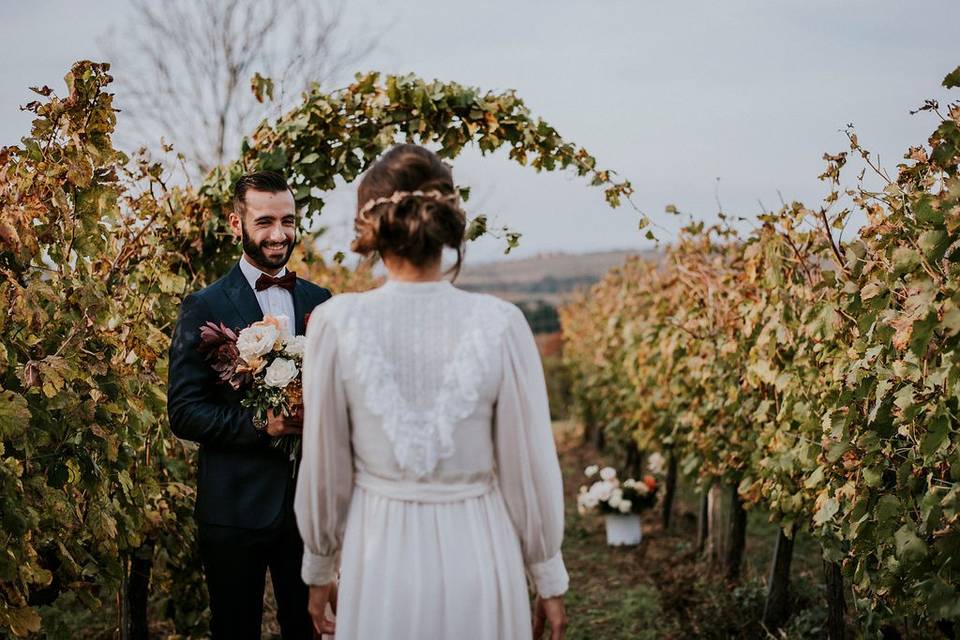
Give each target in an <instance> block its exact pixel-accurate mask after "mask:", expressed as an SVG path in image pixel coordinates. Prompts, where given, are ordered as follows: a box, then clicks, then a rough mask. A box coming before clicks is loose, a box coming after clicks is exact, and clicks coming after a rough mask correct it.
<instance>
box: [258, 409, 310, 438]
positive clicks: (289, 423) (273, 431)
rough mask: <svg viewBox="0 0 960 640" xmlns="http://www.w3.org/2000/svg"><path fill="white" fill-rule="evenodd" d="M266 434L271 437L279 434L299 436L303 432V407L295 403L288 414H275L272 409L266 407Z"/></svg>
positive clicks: (276, 436)
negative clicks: (292, 409)
mask: <svg viewBox="0 0 960 640" xmlns="http://www.w3.org/2000/svg"><path fill="white" fill-rule="evenodd" d="M266 432H267V435H268V436H270V437H271V438H279V437H280V436H299V435H300V434H302V433H303V407H302V406H301V405H297V406H296V408H295V409H294V411H293V413H291V414H290V415H289V416H285V415H283V414H280V415H277V414H275V413H274V412H273V409H267V428H266Z"/></svg>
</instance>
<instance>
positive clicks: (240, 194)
mask: <svg viewBox="0 0 960 640" xmlns="http://www.w3.org/2000/svg"><path fill="white" fill-rule="evenodd" d="M250 189H253V190H254V191H266V192H267V193H280V192H281V191H290V185H288V184H287V179H286V178H285V177H284V176H283V174H282V173H280V172H279V171H254V172H253V173H248V174H245V175H243V176H240V178H239V179H237V181H236V182H234V183H233V210H234V211H236V212H237V213H240V214H242V213H243V210H244V207H245V206H246V204H247V201H246V197H247V191H248V190H250ZM291 193H292V191H291Z"/></svg>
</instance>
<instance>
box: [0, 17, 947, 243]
mask: <svg viewBox="0 0 960 640" xmlns="http://www.w3.org/2000/svg"><path fill="white" fill-rule="evenodd" d="M349 6H350V12H351V13H350V18H351V24H352V25H356V26H354V27H352V28H354V29H358V30H359V29H361V28H365V29H366V30H367V31H368V32H369V30H371V29H372V30H373V31H374V32H375V33H380V32H381V31H382V36H381V37H379V39H378V48H377V50H376V51H375V52H374V53H373V54H372V55H371V56H370V57H369V58H368V59H367V60H366V61H365V62H364V63H363V64H362V65H360V67H361V69H358V70H368V69H376V70H383V71H386V72H414V73H417V74H419V75H421V76H424V77H425V78H427V79H432V78H438V79H442V80H455V81H458V82H460V83H464V84H471V85H477V86H480V87H482V88H484V89H492V90H503V89H508V88H512V89H516V90H517V92H518V94H519V95H520V96H521V97H522V98H523V99H524V100H525V101H526V103H527V105H528V106H529V107H530V108H531V110H532V111H533V112H534V113H535V114H536V115H539V116H541V117H543V118H544V119H545V120H547V121H548V122H550V123H551V124H552V125H554V126H555V127H556V128H557V129H558V130H559V132H560V133H561V135H563V136H565V137H566V138H567V139H568V140H572V141H574V142H576V143H578V144H581V145H583V146H585V147H586V148H587V149H588V150H590V151H591V152H592V153H593V154H594V155H595V156H596V157H597V158H598V160H599V162H600V164H601V166H604V167H608V168H612V169H615V170H616V171H618V172H620V173H621V174H622V175H623V176H625V177H627V178H629V179H630V180H631V181H632V182H633V184H634V185H635V187H636V190H637V193H636V196H635V198H634V200H635V202H636V204H637V205H638V206H639V207H640V208H641V209H642V210H644V211H646V212H648V213H649V214H650V215H651V217H652V218H654V219H656V220H659V221H661V222H663V223H664V224H666V225H667V226H668V227H669V228H675V226H676V222H675V221H674V220H673V219H668V216H666V215H665V214H664V213H663V210H664V207H665V206H666V205H667V204H676V205H677V206H678V207H679V208H680V209H681V210H682V211H685V212H689V213H691V214H693V215H694V216H696V217H698V218H706V219H709V218H711V217H712V216H713V215H714V214H715V212H716V210H717V204H716V199H717V196H718V195H719V199H720V201H721V202H722V205H723V208H724V210H726V211H728V212H730V213H733V214H739V215H749V216H752V215H754V214H756V213H757V212H759V210H760V204H759V202H762V203H763V204H764V205H765V206H766V207H767V208H774V207H775V206H776V205H778V203H779V199H780V197H779V195H778V192H779V193H780V194H782V195H783V197H784V198H785V199H786V200H788V201H789V200H803V201H806V202H808V203H811V204H815V203H817V202H818V201H819V199H820V198H821V197H822V195H823V193H824V188H823V186H822V185H821V183H819V182H818V181H817V179H816V176H817V175H818V174H819V173H820V172H821V170H822V166H823V162H822V160H821V156H822V154H823V152H824V151H831V152H832V151H837V150H840V149H842V148H843V146H844V141H845V139H844V137H843V136H842V134H841V133H840V132H839V131H840V130H841V129H842V128H843V127H844V126H845V125H846V124H847V123H853V124H855V125H856V127H857V130H858V133H859V136H860V140H861V142H863V143H865V144H866V146H868V147H869V148H870V149H872V150H874V151H877V152H879V153H880V157H881V162H882V163H883V164H884V165H886V166H888V167H893V166H894V165H895V164H896V162H897V161H899V159H900V157H901V156H902V153H903V151H904V150H905V149H906V148H907V147H908V146H910V145H911V144H918V143H920V142H922V141H924V140H925V139H926V137H927V135H928V134H929V133H930V131H931V130H932V129H933V127H934V123H933V121H932V120H931V119H930V118H929V117H927V116H924V115H917V116H911V115H909V113H908V112H909V110H910V109H912V108H915V107H917V106H919V105H920V104H921V103H922V101H923V99H925V98H939V99H940V100H941V101H946V98H947V95H948V94H947V93H946V91H945V90H943V88H942V87H941V86H940V82H941V80H942V79H943V76H944V75H946V74H947V73H948V72H949V71H951V70H952V69H954V68H955V67H957V65H960V37H958V34H957V25H958V24H960V2H957V1H956V0H927V1H925V2H922V3H914V2H903V1H902V0H843V1H840V0H832V1H827V0H802V1H800V0H797V1H792V2H788V1H785V0H779V1H776V2H771V1H761V0H756V1H752V2H748V1H745V0H743V1H741V0H725V1H724V2H716V1H715V0H699V1H696V2H692V1H691V2H670V3H667V2H651V1H647V2H644V1H643V0H596V1H594V2H585V1H583V0H580V1H576V2H575V1H569V0H552V1H551V2H545V1H543V2H541V1H527V2H518V1H517V0H512V1H507V0H487V1H485V2H482V3H478V2H464V1H461V0H444V1H440V0H408V1H407V2H404V3H402V4H401V3H397V2H386V1H384V0H350V5H349ZM125 11H126V4H125V3H124V2H122V1H121V0H100V1H97V2H92V1H91V2H80V1H66V0H2V2H0V53H2V55H3V65H2V67H0V69H2V71H0V74H2V75H0V110H2V114H3V115H2V117H0V144H15V143H16V142H17V141H18V140H19V138H20V136H21V135H23V134H24V133H26V131H27V129H28V127H29V118H28V117H26V114H23V113H20V112H19V111H18V106H19V105H21V104H24V103H26V102H28V101H29V100H30V99H31V94H30V93H29V92H28V90H27V87H28V86H29V85H41V84H49V85H50V86H51V87H54V88H56V89H58V90H61V91H62V87H63V83H62V77H63V75H64V73H65V72H66V70H67V69H68V68H69V66H70V64H71V62H72V61H74V60H76V59H80V58H93V59H99V58H102V56H103V48H102V46H101V45H99V44H98V38H99V37H100V36H102V34H104V32H105V31H106V30H107V29H108V28H109V27H110V26H119V25H122V24H123V22H124V18H125V13H124V12H125ZM956 97H957V95H956V93H955V94H954V98H956ZM121 106H122V105H121ZM454 172H455V177H456V178H457V181H458V183H460V184H463V185H468V186H471V187H472V188H473V190H474V193H475V194H477V199H478V202H476V203H472V204H473V205H474V207H479V206H480V205H482V210H483V212H484V213H488V214H490V215H492V216H495V217H496V218H497V219H498V220H499V221H501V222H502V223H504V224H509V225H510V226H512V227H514V228H516V229H517V230H519V231H521V232H522V233H523V234H524V236H523V240H522V244H521V248H520V250H519V251H518V252H515V253H516V254H517V255H531V254H535V253H538V252H544V251H592V250H599V249H612V248H639V247H645V246H648V245H649V243H648V242H647V241H645V240H643V238H642V234H641V233H640V232H638V231H637V230H636V221H637V216H636V213H635V212H633V211H631V210H630V209H629V208H621V209H618V210H615V211H614V210H610V209H608V208H607V207H606V206H605V204H604V202H603V198H602V194H601V193H600V192H599V191H597V190H595V189H591V188H589V187H588V186H586V185H585V184H584V183H583V182H582V181H580V180H578V179H577V178H576V177H575V176H570V175H537V174H535V173H534V172H533V171H532V170H530V169H528V168H522V167H515V166H513V165H512V164H510V163H509V162H508V161H506V160H505V159H503V158H500V157H493V158H483V159H481V158H480V157H479V154H476V153H470V154H466V155H464V156H463V157H462V158H461V159H458V160H457V161H456V162H455V164H454ZM718 178H719V181H718ZM341 191H342V192H341V193H338V194H336V195H334V196H333V197H332V198H331V200H330V207H329V212H328V213H329V216H330V220H331V221H336V220H345V219H346V218H348V217H349V216H350V213H351V211H350V209H351V206H352V204H353V203H352V194H353V192H352V190H351V189H349V188H347V189H344V190H341ZM660 235H661V237H663V238H664V239H669V234H668V233H663V232H661V233H660ZM345 241H346V237H345V236H344V237H337V236H336V235H335V236H333V238H332V239H331V242H332V243H334V244H342V243H344V242H345ZM334 248H343V247H334ZM500 253H502V243H499V242H497V241H485V242H482V243H477V244H476V245H474V246H471V247H470V248H469V250H468V256H469V258H470V259H472V260H488V259H493V258H496V257H497V256H498V255H499V254H500Z"/></svg>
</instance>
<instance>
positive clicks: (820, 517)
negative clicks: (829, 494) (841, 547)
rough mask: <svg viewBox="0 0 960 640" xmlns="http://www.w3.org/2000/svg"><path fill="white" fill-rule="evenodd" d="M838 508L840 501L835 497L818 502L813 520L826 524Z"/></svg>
mask: <svg viewBox="0 0 960 640" xmlns="http://www.w3.org/2000/svg"><path fill="white" fill-rule="evenodd" d="M839 510H840V503H839V502H837V499H836V498H827V499H826V500H824V501H823V502H821V503H820V508H819V509H817V512H816V513H815V514H814V515H813V521H814V522H815V523H817V524H826V523H827V522H829V521H830V520H832V519H833V516H835V515H836V514H837V511H839Z"/></svg>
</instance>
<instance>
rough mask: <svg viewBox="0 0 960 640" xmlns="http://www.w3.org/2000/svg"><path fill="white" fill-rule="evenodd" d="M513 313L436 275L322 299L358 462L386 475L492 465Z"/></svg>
mask: <svg viewBox="0 0 960 640" xmlns="http://www.w3.org/2000/svg"><path fill="white" fill-rule="evenodd" d="M518 314H520V312H519V310H518V309H517V308H516V307H515V306H513V305H511V304H509V303H507V302H504V301H502V300H499V299H497V298H494V297H492V296H488V295H484V294H476V293H469V292H466V291H462V290H460V289H457V288H455V287H454V286H452V285H451V284H450V283H449V282H447V281H444V280H441V281H434V282H398V281H388V282H387V283H386V284H385V285H384V286H382V287H380V288H379V289H375V290H373V291H369V292H366V293H360V294H346V295H341V296H337V297H336V298H335V299H333V300H331V301H330V302H329V303H327V304H326V305H325V308H324V315H325V316H326V318H327V322H329V323H331V324H332V326H333V328H334V329H335V331H336V334H337V343H338V360H339V366H340V367H341V371H342V375H343V378H344V380H345V381H346V385H345V388H346V393H347V400H348V404H349V407H350V415H351V423H352V427H353V438H352V440H353V446H354V450H355V454H356V455H357V458H358V463H359V465H361V466H363V467H364V468H365V469H364V470H365V471H368V472H371V473H374V474H376V475H379V476H384V477H391V478H396V477H405V478H417V479H427V478H428V477H431V476H433V477H434V479H438V480H454V481H460V480H463V479H464V474H466V475H468V476H473V475H475V474H477V473H484V472H490V471H491V467H492V459H493V452H492V436H491V420H492V409H493V405H494V403H495V402H496V394H497V387H498V385H499V383H500V379H501V376H502V356H501V346H500V345H501V342H502V338H503V334H504V331H505V329H506V328H507V326H508V324H509V322H510V320H511V317H515V316H516V315H518ZM384 437H385V439H384ZM458 452H459V455H458ZM388 454H389V455H388Z"/></svg>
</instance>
